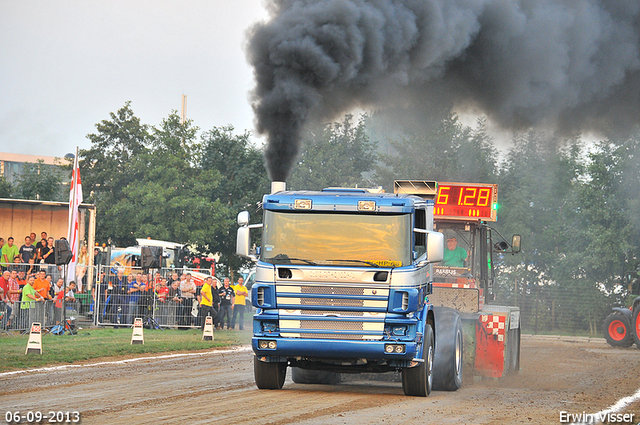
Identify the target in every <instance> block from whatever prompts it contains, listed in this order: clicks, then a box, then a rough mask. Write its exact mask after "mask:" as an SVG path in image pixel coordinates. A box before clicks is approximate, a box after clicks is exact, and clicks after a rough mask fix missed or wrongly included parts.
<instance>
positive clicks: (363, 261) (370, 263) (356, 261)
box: [327, 259, 380, 267]
mask: <svg viewBox="0 0 640 425" xmlns="http://www.w3.org/2000/svg"><path fill="white" fill-rule="evenodd" d="M327 261H338V262H339V261H351V262H353V263H365V264H368V265H370V266H371V267H380V265H378V264H376V263H374V262H373V261H365V260H345V259H340V260H327Z"/></svg>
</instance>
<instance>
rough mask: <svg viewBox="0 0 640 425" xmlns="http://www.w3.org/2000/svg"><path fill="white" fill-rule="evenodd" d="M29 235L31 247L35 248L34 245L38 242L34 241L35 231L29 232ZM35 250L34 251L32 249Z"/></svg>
mask: <svg viewBox="0 0 640 425" xmlns="http://www.w3.org/2000/svg"><path fill="white" fill-rule="evenodd" d="M29 237H30V238H31V243H32V244H33V247H34V248H35V247H36V245H37V244H38V243H37V242H36V232H31V234H30V235H29ZM34 252H35V251H34Z"/></svg>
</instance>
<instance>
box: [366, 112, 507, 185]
mask: <svg viewBox="0 0 640 425" xmlns="http://www.w3.org/2000/svg"><path fill="white" fill-rule="evenodd" d="M388 144H389V147H390V149H391V152H390V153H386V154H382V155H380V164H379V166H378V168H377V171H376V174H377V178H378V180H379V182H380V183H382V184H383V185H384V187H385V188H386V189H387V190H392V188H393V181H394V180H397V179H412V180H421V179H423V180H436V181H457V182H465V181H468V182H478V183H493V182H495V180H496V164H497V151H496V149H495V146H494V145H493V140H492V139H491V137H489V136H488V135H487V133H486V128H485V121H484V120H479V121H478V126H477V128H476V129H471V128H469V127H466V126H464V125H462V123H460V120H459V118H458V116H457V115H456V114H455V113H453V112H451V113H449V114H448V115H445V116H444V118H442V119H441V120H440V121H435V122H432V123H431V125H429V126H425V127H424V129H423V130H422V131H417V130H414V132H413V133H408V134H404V135H402V136H399V137H398V138H396V139H393V140H389V141H388Z"/></svg>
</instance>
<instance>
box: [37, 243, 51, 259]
mask: <svg viewBox="0 0 640 425" xmlns="http://www.w3.org/2000/svg"><path fill="white" fill-rule="evenodd" d="M47 246H49V244H48V242H47V239H46V238H44V239H41V240H40V242H38V243H37V244H36V253H37V254H38V257H37V258H36V263H44V258H42V256H43V255H44V254H45V251H46V249H47Z"/></svg>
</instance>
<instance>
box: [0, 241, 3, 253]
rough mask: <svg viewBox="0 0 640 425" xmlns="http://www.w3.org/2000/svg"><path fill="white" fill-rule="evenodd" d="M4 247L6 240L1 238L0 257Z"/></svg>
mask: <svg viewBox="0 0 640 425" xmlns="http://www.w3.org/2000/svg"><path fill="white" fill-rule="evenodd" d="M3 247H4V238H0V255H2V248H3Z"/></svg>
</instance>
